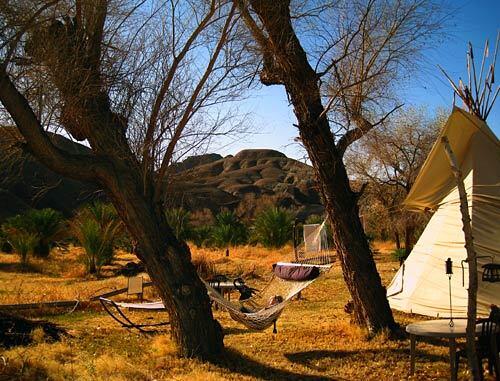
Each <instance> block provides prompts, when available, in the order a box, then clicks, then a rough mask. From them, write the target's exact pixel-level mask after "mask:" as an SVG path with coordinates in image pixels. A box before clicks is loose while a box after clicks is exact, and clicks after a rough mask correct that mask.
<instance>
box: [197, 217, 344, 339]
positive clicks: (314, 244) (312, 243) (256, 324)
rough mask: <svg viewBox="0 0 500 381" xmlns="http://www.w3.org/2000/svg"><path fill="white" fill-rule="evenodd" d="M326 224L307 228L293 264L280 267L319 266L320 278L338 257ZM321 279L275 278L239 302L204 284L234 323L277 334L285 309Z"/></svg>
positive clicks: (295, 249)
mask: <svg viewBox="0 0 500 381" xmlns="http://www.w3.org/2000/svg"><path fill="white" fill-rule="evenodd" d="M325 223H326V221H323V223H321V224H309V225H304V227H303V242H302V244H301V245H299V246H298V247H294V259H293V260H292V262H278V263H277V264H278V265H289V266H290V265H292V266H315V267H318V269H319V273H320V276H321V275H322V274H324V273H325V272H327V271H328V270H329V269H330V268H331V263H333V262H334V260H335V257H334V253H333V251H331V250H330V249H329V245H328V239H327V237H328V235H327V230H326V224H325ZM294 246H295V244H294ZM320 276H318V277H317V278H315V279H311V280H306V281H291V280H285V279H281V278H278V277H277V276H275V275H273V277H272V279H271V281H270V282H269V283H268V284H267V286H266V287H265V288H264V289H263V290H262V291H261V292H259V293H257V294H255V295H254V296H252V297H251V298H249V299H245V300H240V301H239V302H231V301H229V300H227V299H225V298H224V297H223V296H222V295H221V294H220V293H219V292H217V290H215V289H214V288H213V287H211V286H210V285H209V284H207V283H206V282H204V283H205V286H206V288H207V291H208V296H209V297H210V299H212V300H213V301H214V302H216V303H217V304H218V305H220V306H222V307H224V308H225V309H226V310H227V311H228V313H229V315H231V317H232V318H233V320H235V321H237V322H239V323H241V324H243V325H245V326H246V327H248V328H250V329H255V330H264V329H266V328H268V327H270V326H271V325H274V330H273V332H274V333H276V320H277V319H278V318H279V317H280V315H281V313H282V312H283V309H284V308H285V307H286V306H287V304H288V303H289V302H290V300H291V299H292V298H293V297H294V296H296V295H297V294H299V293H300V292H301V291H302V290H304V289H305V288H306V287H308V286H309V285H310V284H311V283H313V282H314V281H315V280H316V279H318V278H320ZM278 298H279V299H278ZM277 300H279V301H277Z"/></svg>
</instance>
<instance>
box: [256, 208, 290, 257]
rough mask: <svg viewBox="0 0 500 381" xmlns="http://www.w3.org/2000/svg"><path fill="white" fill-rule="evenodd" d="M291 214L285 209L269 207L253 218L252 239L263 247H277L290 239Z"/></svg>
mask: <svg viewBox="0 0 500 381" xmlns="http://www.w3.org/2000/svg"><path fill="white" fill-rule="evenodd" d="M292 233H293V215H292V213H290V212H289V211H287V210H286V209H282V208H276V207H270V208H267V209H265V210H263V211H262V212H261V213H259V214H258V215H257V217H256V218H255V222H254V225H253V239H254V240H255V241H256V242H259V243H261V244H262V245H263V246H265V247H269V248H279V247H282V246H283V245H285V244H286V243H287V242H289V241H290V240H291V239H292Z"/></svg>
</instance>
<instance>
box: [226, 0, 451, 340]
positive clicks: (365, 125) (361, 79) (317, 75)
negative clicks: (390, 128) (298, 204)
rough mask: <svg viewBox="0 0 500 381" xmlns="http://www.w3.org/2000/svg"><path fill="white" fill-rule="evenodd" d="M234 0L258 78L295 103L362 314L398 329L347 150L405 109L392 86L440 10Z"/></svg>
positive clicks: (363, 0) (372, 323)
mask: <svg viewBox="0 0 500 381" xmlns="http://www.w3.org/2000/svg"><path fill="white" fill-rule="evenodd" d="M234 2H235V3H236V4H237V6H238V9H239V12H240V14H241V17H242V19H243V20H244V22H245V24H246V26H247V28H248V29H249V31H250V32H251V33H252V36H253V39H254V41H255V44H256V49H257V50H258V52H259V54H260V57H261V66H260V81H261V82H262V83H263V84H264V85H282V86H284V87H285V89H286V92H287V94H288V97H289V99H290V102H291V104H292V105H293V108H294V111H295V115H296V118H297V128H298V130H299V134H300V138H301V141H302V143H303V145H304V147H305V148H306V150H307V152H308V155H309V159H310V160H311V163H312V165H313V167H314V171H315V175H316V177H317V180H318V182H319V184H320V193H321V195H322V198H323V202H324V204H325V208H326V210H327V212H328V218H329V221H330V224H331V226H332V230H333V234H334V239H335V245H336V248H337V251H338V253H339V257H340V260H341V264H342V269H343V274H344V279H345V281H346V283H347V286H348V288H349V291H350V293H351V296H352V298H353V301H354V312H355V317H356V320H357V322H358V323H360V324H362V325H364V326H366V327H368V329H369V330H370V331H377V330H379V329H382V328H389V329H394V328H396V324H395V322H394V319H393V316H392V312H391V309H390V307H389V303H388V302H387V299H386V295H385V288H384V287H383V286H382V282H381V279H380V276H379V274H378V272H377V269H376V267H375V262H374V261H373V258H372V255H371V252H370V248H369V246H368V243H367V240H366V237H365V234H364V231H363V227H362V225H361V222H360V218H359V215H358V204H357V202H358V198H359V194H358V193H356V192H354V191H353V190H352V189H351V186H350V184H349V178H348V176H347V172H346V168H345V166H344V162H343V157H344V153H345V151H346V149H347V147H349V145H351V144H352V143H353V142H355V141H356V140H357V139H359V138H361V137H362V136H363V135H365V134H366V133H367V132H368V131H369V130H371V129H372V128H374V127H375V126H378V125H380V124H382V123H383V122H384V121H385V120H386V119H387V118H388V117H389V116H390V115H391V114H392V113H393V112H394V111H396V110H397V109H398V108H399V107H400V105H399V104H397V103H394V102H393V101H392V99H391V98H392V97H391V96H390V94H391V93H390V90H391V89H392V88H394V87H397V84H395V80H396V79H398V80H399V79H401V78H402V76H403V75H402V74H403V73H405V72H406V70H407V69H408V67H411V66H412V65H413V63H414V62H415V61H416V60H417V59H418V57H419V56H418V53H419V52H421V50H422V48H423V47H424V46H425V43H426V42H428V41H429V39H430V38H429V37H430V36H431V35H432V32H434V31H435V30H436V29H437V28H439V25H440V21H441V20H439V19H438V17H439V12H435V11H436V9H433V6H432V4H431V3H430V2H427V1H423V0H396V1H391V0H380V1H375V0H354V1H342V0H341V1H336V2H333V1H310V2H291V1H289V0H288V1H287V0H285V1H274V2H269V1H266V0H234ZM299 37H300V40H299Z"/></svg>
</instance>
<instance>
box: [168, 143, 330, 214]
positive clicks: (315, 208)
mask: <svg viewBox="0 0 500 381" xmlns="http://www.w3.org/2000/svg"><path fill="white" fill-rule="evenodd" d="M188 160H190V159H188ZM202 161H203V162H204V163H203V164H199V165H195V166H192V167H190V169H187V170H181V171H180V172H178V173H177V174H176V176H175V178H174V181H173V185H172V186H171V192H172V193H173V194H174V200H176V202H177V204H180V205H183V206H185V207H186V208H188V209H190V210H202V209H209V210H211V211H212V212H217V211H218V210H220V209H221V208H228V209H232V210H236V211H237V212H238V214H239V215H240V216H242V217H245V218H252V217H253V216H254V215H255V213H256V212H257V211H258V210H259V209H262V208H263V207H265V206H268V205H276V206H281V207H285V208H289V209H293V210H294V211H296V212H297V213H298V217H299V218H303V217H306V216H308V215H310V214H319V213H322V212H323V207H322V206H321V202H320V198H319V195H318V192H317V191H316V188H315V184H314V181H313V173H312V168H311V167H310V166H308V165H306V164H304V163H301V162H299V161H297V160H294V159H290V158H288V157H286V156H285V155H284V154H282V153H281V152H278V151H274V150H269V149H251V150H243V151H241V152H239V153H238V154H236V155H235V156H227V157H224V158H223V157H221V156H220V155H213V154H212V155H204V156H203V160H202Z"/></svg>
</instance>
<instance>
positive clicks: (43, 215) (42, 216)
mask: <svg viewBox="0 0 500 381" xmlns="http://www.w3.org/2000/svg"><path fill="white" fill-rule="evenodd" d="M27 219H28V221H29V224H30V225H31V228H30V230H31V232H32V233H34V234H36V235H37V236H38V242H37V244H36V246H35V248H34V250H33V254H34V255H35V256H37V257H41V258H47V257H48V256H49V253H50V249H51V247H52V245H53V243H54V242H55V241H56V240H57V239H58V238H59V237H60V236H61V234H62V231H63V224H62V222H63V217H62V214H61V213H59V212H58V211H56V210H54V209H50V208H47V209H41V210H37V209H33V210H30V211H29V212H28V213H27Z"/></svg>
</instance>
